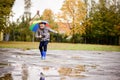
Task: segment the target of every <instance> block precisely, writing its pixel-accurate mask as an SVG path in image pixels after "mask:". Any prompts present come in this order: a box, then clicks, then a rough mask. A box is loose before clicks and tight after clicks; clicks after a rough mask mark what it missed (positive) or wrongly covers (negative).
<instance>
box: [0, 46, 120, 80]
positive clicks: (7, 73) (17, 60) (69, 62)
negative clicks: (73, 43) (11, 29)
mask: <svg viewBox="0 0 120 80" xmlns="http://www.w3.org/2000/svg"><path fill="white" fill-rule="evenodd" d="M0 76H1V77H0V80H2V79H5V80H7V79H9V80H40V78H43V79H41V80H44V79H45V80H120V52H105V51H104V52H103V51H73V50H65V51H64V50H48V53H47V58H46V60H41V59H40V55H39V50H21V49H5V48H4V49H3V48H0Z"/></svg>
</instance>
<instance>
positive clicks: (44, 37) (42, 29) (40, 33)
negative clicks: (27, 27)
mask: <svg viewBox="0 0 120 80" xmlns="http://www.w3.org/2000/svg"><path fill="white" fill-rule="evenodd" d="M45 25H46V23H44V22H41V23H39V29H38V30H37V32H36V38H40V44H39V50H40V53H41V59H43V60H44V59H45V58H46V52H47V45H48V42H49V40H50V33H49V32H53V33H57V31H54V30H52V29H50V28H49V27H46V26H45Z"/></svg>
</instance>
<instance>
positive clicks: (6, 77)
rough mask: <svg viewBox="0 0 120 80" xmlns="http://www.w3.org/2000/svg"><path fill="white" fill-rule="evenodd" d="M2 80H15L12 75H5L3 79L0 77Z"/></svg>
mask: <svg viewBox="0 0 120 80" xmlns="http://www.w3.org/2000/svg"><path fill="white" fill-rule="evenodd" d="M0 80H13V78H12V75H11V74H9V73H8V74H5V75H4V76H3V77H0Z"/></svg>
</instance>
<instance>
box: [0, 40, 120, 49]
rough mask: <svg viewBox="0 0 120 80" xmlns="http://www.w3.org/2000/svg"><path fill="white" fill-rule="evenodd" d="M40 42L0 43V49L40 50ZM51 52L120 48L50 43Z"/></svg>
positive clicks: (118, 47) (117, 47)
mask: <svg viewBox="0 0 120 80" xmlns="http://www.w3.org/2000/svg"><path fill="white" fill-rule="evenodd" d="M38 46H39V42H0V48H20V49H38ZM48 49H49V50H90V51H120V46H111V45H93V44H72V43H49V45H48Z"/></svg>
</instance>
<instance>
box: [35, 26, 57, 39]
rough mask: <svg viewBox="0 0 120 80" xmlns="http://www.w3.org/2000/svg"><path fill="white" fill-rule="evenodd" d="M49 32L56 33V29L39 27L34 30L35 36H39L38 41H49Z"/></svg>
mask: <svg viewBox="0 0 120 80" xmlns="http://www.w3.org/2000/svg"><path fill="white" fill-rule="evenodd" d="M50 32H53V33H57V31H54V30H52V29H51V28H49V27H45V28H44V29H40V28H39V29H38V30H37V31H36V34H35V37H36V38H40V41H49V40H50Z"/></svg>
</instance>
